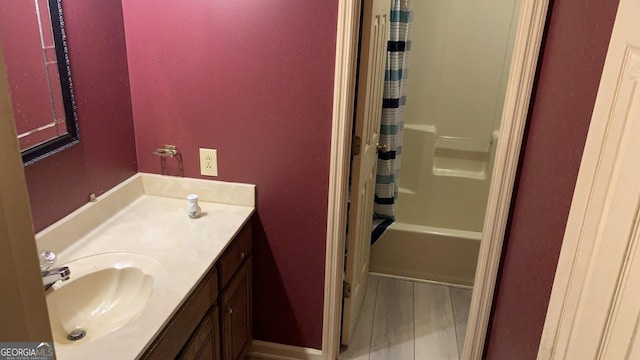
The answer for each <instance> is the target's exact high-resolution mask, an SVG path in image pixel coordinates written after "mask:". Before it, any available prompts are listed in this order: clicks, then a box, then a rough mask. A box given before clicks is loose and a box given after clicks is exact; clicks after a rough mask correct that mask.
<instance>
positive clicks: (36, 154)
mask: <svg viewBox="0 0 640 360" xmlns="http://www.w3.org/2000/svg"><path fill="white" fill-rule="evenodd" d="M48 1H49V16H51V27H52V29H53V40H54V43H55V47H56V58H57V62H58V74H59V77H60V88H61V89H62V103H63V105H64V113H65V122H66V125H67V133H66V134H64V135H62V136H58V137H57V138H55V139H51V140H49V141H47V142H44V143H42V144H40V145H37V146H34V147H32V148H29V149H27V150H24V151H23V152H22V162H23V164H24V165H25V166H27V165H30V164H33V163H34V162H36V161H39V160H42V159H44V158H46V157H48V156H51V155H53V154H55V153H57V152H58V151H61V150H63V149H66V148H68V147H70V146H72V145H75V144H77V143H78V142H80V134H79V132H78V116H77V111H76V102H75V97H74V95H73V83H72V81H71V67H70V66H69V52H68V49H67V35H66V33H65V28H64V19H63V17H62V3H61V1H62V0H48Z"/></svg>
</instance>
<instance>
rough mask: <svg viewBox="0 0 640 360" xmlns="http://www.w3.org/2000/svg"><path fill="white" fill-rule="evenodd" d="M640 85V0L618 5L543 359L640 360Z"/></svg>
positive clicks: (542, 347) (542, 348) (543, 344)
mask: <svg viewBox="0 0 640 360" xmlns="http://www.w3.org/2000/svg"><path fill="white" fill-rule="evenodd" d="M585 56H588V55H585ZM639 80H640V0H621V1H620V5H619V8H618V15H617V17H616V22H615V25H614V30H613V34H612V37H611V42H610V44H609V51H608V53H607V59H606V62H605V67H604V70H603V74H602V78H601V82H600V88H599V90H598V96H597V99H596V104H595V107H594V111H593V116H592V119H591V126H590V128H589V135H588V138H587V143H586V147H585V151H584V154H583V158H582V164H581V166H580V173H579V176H578V182H577V185H576V190H575V193H574V197H573V202H572V204H571V212H570V215H569V221H568V223H567V229H566V231H565V237H564V241H563V244H562V251H561V254H560V262H559V264H558V269H557V272H556V278H555V281H554V285H553V291H552V295H551V302H550V305H549V309H548V312H547V319H546V322H545V328H544V332H543V337H542V341H541V344H540V349H539V352H538V359H540V360H541V359H613V360H617V359H640V331H639V330H640V249H639V248H638V244H639V242H640V91H639V89H638V82H639ZM561 120H562V119H559V121H561ZM549 201H553V199H549Z"/></svg>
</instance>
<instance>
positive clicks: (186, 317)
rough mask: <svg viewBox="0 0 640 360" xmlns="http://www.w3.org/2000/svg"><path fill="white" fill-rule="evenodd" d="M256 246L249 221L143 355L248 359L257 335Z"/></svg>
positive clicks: (206, 359) (192, 359)
mask: <svg viewBox="0 0 640 360" xmlns="http://www.w3.org/2000/svg"><path fill="white" fill-rule="evenodd" d="M251 248H252V233H251V224H250V223H247V224H246V225H245V226H244V227H243V228H242V229H241V230H240V232H239V233H238V234H237V235H236V237H235V238H234V239H233V240H232V241H231V243H230V244H229V246H228V247H227V249H226V250H225V251H224V253H223V254H222V255H221V256H220V258H219V259H218V261H217V262H216V264H215V265H214V266H213V267H212V268H211V270H210V271H209V272H208V273H207V275H206V276H205V277H204V278H203V280H202V281H200V283H199V284H198V285H197V286H196V287H195V290H194V291H193V292H192V293H191V294H190V295H189V297H188V298H187V300H186V301H185V302H184V304H183V305H182V306H181V307H180V309H178V311H177V312H176V314H175V315H174V316H173V317H172V318H171V319H170V320H169V321H168V322H167V325H165V327H164V328H163V329H162V331H161V332H160V335H158V336H157V337H156V339H155V340H154V341H153V343H152V344H151V345H150V346H149V348H148V349H147V351H146V352H145V353H144V354H143V355H142V356H141V359H145V360H147V359H149V360H152V359H162V360H165V359H180V360H195V359H198V360H220V359H222V360H237V359H244V357H245V356H246V353H247V351H248V349H249V345H250V344H251V339H252V337H253V333H252V329H253V327H252V318H253V313H252V309H253V306H252V275H251V274H252V259H251Z"/></svg>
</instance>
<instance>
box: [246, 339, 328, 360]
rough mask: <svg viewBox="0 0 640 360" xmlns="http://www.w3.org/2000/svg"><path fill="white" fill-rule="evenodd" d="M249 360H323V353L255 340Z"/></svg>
mask: <svg viewBox="0 0 640 360" xmlns="http://www.w3.org/2000/svg"><path fill="white" fill-rule="evenodd" d="M247 356H248V357H249V359H278V360H322V351H320V350H317V349H311V348H305V347H299V346H291V345H284V344H277V343H272V342H267V341H260V340H253V341H252V342H251V347H249V353H248V354H247Z"/></svg>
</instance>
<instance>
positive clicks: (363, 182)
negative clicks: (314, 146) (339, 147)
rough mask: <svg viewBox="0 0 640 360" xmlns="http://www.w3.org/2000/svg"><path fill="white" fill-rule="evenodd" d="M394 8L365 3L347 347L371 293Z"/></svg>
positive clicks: (382, 0) (380, 0)
mask: <svg viewBox="0 0 640 360" xmlns="http://www.w3.org/2000/svg"><path fill="white" fill-rule="evenodd" d="M390 7H391V2H390V0H365V1H364V8H363V18H362V41H361V46H360V69H359V75H358V98H357V100H356V121H355V133H354V143H353V144H352V148H353V153H354V156H353V164H352V168H351V206H350V212H349V225H348V229H347V256H346V261H345V264H346V279H345V281H346V286H345V291H344V304H343V315H342V343H343V344H345V345H348V344H349V342H350V339H351V335H352V334H353V330H354V327H355V323H356V319H357V317H358V312H359V310H360V307H361V306H362V301H363V300H364V295H365V292H366V290H367V274H368V272H369V253H370V249H371V225H372V219H373V196H374V194H375V186H376V164H377V143H378V138H379V135H380V134H379V132H380V118H381V116H382V97H383V90H384V70H385V65H386V54H387V39H388V33H389V29H388V24H389V9H390Z"/></svg>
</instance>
